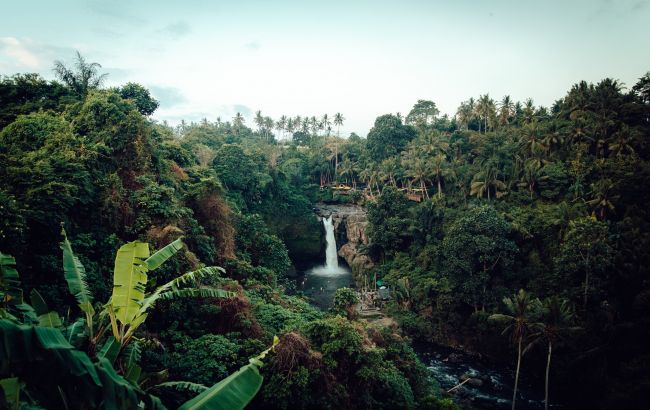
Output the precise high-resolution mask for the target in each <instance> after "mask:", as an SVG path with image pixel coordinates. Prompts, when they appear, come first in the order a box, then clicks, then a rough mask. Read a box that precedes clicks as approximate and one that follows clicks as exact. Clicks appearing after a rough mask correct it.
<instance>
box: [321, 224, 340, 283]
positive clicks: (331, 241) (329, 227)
mask: <svg viewBox="0 0 650 410" xmlns="http://www.w3.org/2000/svg"><path fill="white" fill-rule="evenodd" d="M323 225H325V241H326V242H327V248H325V269H326V270H327V272H338V271H339V257H338V255H337V254H336V238H335V237H334V224H333V223H332V215H330V216H329V218H323Z"/></svg>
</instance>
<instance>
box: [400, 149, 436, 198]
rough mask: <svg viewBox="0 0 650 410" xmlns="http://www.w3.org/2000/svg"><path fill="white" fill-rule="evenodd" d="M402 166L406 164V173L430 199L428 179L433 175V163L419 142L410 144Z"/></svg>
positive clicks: (403, 155)
mask: <svg viewBox="0 0 650 410" xmlns="http://www.w3.org/2000/svg"><path fill="white" fill-rule="evenodd" d="M402 166H404V175H405V176H407V177H410V178H411V179H412V183H417V184H419V185H420V190H421V191H422V194H423V195H424V196H425V197H426V198H427V199H429V192H428V191H427V188H426V181H428V180H429V177H430V175H431V165H430V164H429V161H428V158H426V156H425V155H423V152H422V151H421V150H420V148H419V146H418V145H417V144H410V147H409V148H408V149H407V150H406V151H404V153H403V154H402Z"/></svg>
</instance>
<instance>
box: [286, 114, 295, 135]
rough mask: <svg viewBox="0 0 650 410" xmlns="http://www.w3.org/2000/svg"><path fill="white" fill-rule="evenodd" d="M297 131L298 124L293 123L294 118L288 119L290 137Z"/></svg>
mask: <svg viewBox="0 0 650 410" xmlns="http://www.w3.org/2000/svg"><path fill="white" fill-rule="evenodd" d="M295 129H296V124H295V123H294V122H293V118H291V117H289V118H288V119H287V132H288V133H289V135H293V131H294V130H295Z"/></svg>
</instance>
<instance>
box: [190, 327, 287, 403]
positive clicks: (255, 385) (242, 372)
mask: <svg viewBox="0 0 650 410" xmlns="http://www.w3.org/2000/svg"><path fill="white" fill-rule="evenodd" d="M278 342H279V340H278V338H277V336H275V337H273V346H271V347H270V348H269V349H266V350H265V351H263V352H262V353H261V354H260V355H259V356H257V357H255V358H253V359H250V363H249V364H247V365H246V366H243V367H242V368H240V369H239V370H238V371H237V372H235V373H233V374H231V375H230V376H228V377H226V378H225V379H223V380H221V381H220V382H219V383H217V384H215V385H214V386H212V387H210V388H209V389H207V390H205V391H204V392H203V393H201V394H199V395H198V396H196V397H195V398H193V399H192V400H190V401H188V402H186V403H185V404H183V405H182V406H181V407H179V410H199V409H200V410H241V409H243V408H244V407H246V405H248V403H250V401H251V400H253V398H254V397H255V395H256V394H257V392H258V391H259V390H260V387H262V381H263V380H264V378H263V377H262V375H261V374H260V371H259V369H260V367H262V366H263V365H264V364H263V363H262V360H263V359H264V357H265V356H266V354H267V353H268V352H269V351H270V350H272V349H273V348H274V347H275V346H276V345H277V344H278Z"/></svg>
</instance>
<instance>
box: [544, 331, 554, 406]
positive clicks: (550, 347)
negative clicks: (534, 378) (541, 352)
mask: <svg viewBox="0 0 650 410" xmlns="http://www.w3.org/2000/svg"><path fill="white" fill-rule="evenodd" d="M552 351H553V345H552V343H551V341H550V340H549V342H548V358H547V359H546V383H545V385H544V410H548V375H549V373H550V371H551V353H552Z"/></svg>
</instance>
